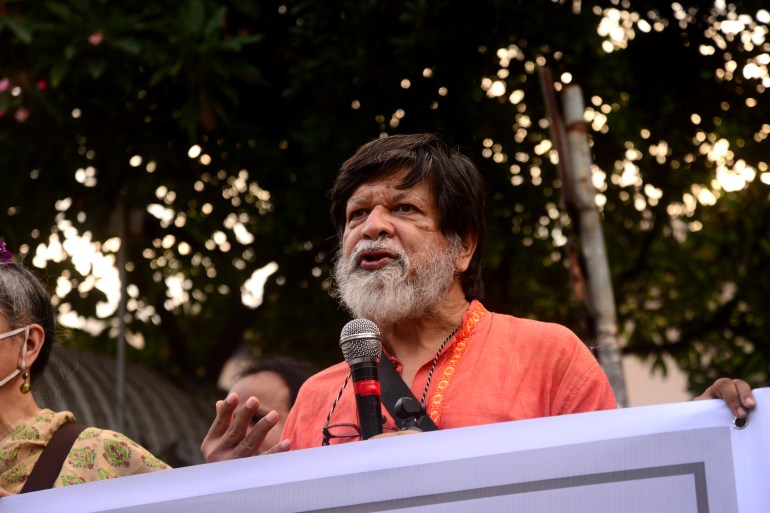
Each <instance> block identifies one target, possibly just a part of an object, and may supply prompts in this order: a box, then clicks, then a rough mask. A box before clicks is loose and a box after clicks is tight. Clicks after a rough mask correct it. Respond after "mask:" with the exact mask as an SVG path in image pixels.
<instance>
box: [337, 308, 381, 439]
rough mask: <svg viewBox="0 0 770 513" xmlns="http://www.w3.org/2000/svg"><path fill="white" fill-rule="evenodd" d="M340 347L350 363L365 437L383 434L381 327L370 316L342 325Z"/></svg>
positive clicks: (362, 432)
mask: <svg viewBox="0 0 770 513" xmlns="http://www.w3.org/2000/svg"><path fill="white" fill-rule="evenodd" d="M340 348H341V349H342V355H343V356H344V357H345V361H346V362H348V365H349V366H350V374H351V376H352V378H353V391H354V392H355V394H356V407H357V408H358V425H359V426H361V439H362V440H366V439H368V438H371V437H373V436H374V435H379V434H380V433H382V410H381V407H380V375H379V370H378V365H379V363H380V355H382V341H381V340H380V329H379V328H378V327H377V325H376V324H374V323H373V322H372V321H370V320H368V319H353V320H352V321H350V322H348V323H347V324H346V325H345V326H344V327H343V328H342V332H341V333H340Z"/></svg>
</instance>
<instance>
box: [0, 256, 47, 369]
mask: <svg viewBox="0 0 770 513" xmlns="http://www.w3.org/2000/svg"><path fill="white" fill-rule="evenodd" d="M0 315H2V316H3V317H5V319H6V320H7V321H8V324H9V325H10V329H12V330H14V329H17V328H21V327H23V326H27V325H29V324H39V325H40V326H42V327H43V330H44V331H45V340H44V341H43V347H41V348H40V352H39V353H38V355H37V359H36V360H35V363H34V364H33V365H32V367H31V368H30V375H31V377H32V380H33V381H35V380H36V379H37V377H39V376H41V375H42V373H43V371H44V370H45V367H46V364H47V363H48V357H49V356H50V355H51V348H52V347H53V343H54V332H55V320H54V311H53V305H52V304H51V296H50V295H49V294H48V292H47V291H46V289H45V287H43V285H42V284H41V283H40V281H39V280H38V279H37V278H36V277H35V275H34V274H32V273H31V272H30V271H28V270H27V269H25V268H24V267H23V266H22V265H21V264H19V263H16V262H7V263H0Z"/></svg>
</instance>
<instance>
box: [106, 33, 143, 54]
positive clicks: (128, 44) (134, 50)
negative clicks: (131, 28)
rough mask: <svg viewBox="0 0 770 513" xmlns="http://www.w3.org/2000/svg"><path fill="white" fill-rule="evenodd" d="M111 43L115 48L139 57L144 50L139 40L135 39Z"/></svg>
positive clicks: (125, 38) (123, 39) (122, 39)
mask: <svg viewBox="0 0 770 513" xmlns="http://www.w3.org/2000/svg"><path fill="white" fill-rule="evenodd" d="M110 43H111V44H112V46H114V47H115V48H119V49H121V50H123V51H124V52H126V53H127V54H129V55H139V53H140V52H141V50H142V45H141V43H139V41H138V40H136V39H133V38H127V37H124V38H121V39H116V40H113V41H110Z"/></svg>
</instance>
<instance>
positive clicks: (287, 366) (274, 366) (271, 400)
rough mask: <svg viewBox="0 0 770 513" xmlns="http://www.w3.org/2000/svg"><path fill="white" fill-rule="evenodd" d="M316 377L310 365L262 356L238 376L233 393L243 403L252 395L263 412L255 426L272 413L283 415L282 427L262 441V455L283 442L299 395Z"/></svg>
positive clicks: (254, 420)
mask: <svg viewBox="0 0 770 513" xmlns="http://www.w3.org/2000/svg"><path fill="white" fill-rule="evenodd" d="M312 374H313V369H312V367H311V366H310V364H308V363H307V362H303V361H299V360H295V359H294V358H290V357H288V356H261V357H259V358H258V359H257V360H256V361H254V362H253V363H251V364H249V365H248V366H246V367H245V368H244V369H243V370H241V371H240V372H238V373H237V375H236V377H235V381H234V383H233V385H232V387H230V392H235V393H236V394H238V397H239V398H240V399H241V400H245V399H246V398H247V397H249V396H252V395H253V396H255V397H257V398H258V399H259V410H258V411H257V414H256V415H255V416H254V418H253V419H252V424H255V423H256V422H257V421H259V419H261V418H262V417H264V416H265V415H267V414H268V413H269V412H270V411H271V410H276V411H277V412H278V413H279V414H280V416H281V417H280V420H279V421H278V424H277V426H278V427H277V428H274V429H271V430H270V432H269V433H268V435H267V437H266V438H265V440H264V442H262V445H261V446H260V449H259V450H260V452H263V451H266V450H267V449H270V448H271V447H273V446H274V445H275V444H277V443H278V442H279V441H280V438H281V433H282V432H283V424H284V422H285V421H286V417H287V416H288V415H289V411H290V410H291V407H292V406H294V401H296V400H297V393H298V392H299V389H300V387H301V386H302V384H303V383H304V382H305V380H306V379H307V378H309V377H310V376H311V375H312Z"/></svg>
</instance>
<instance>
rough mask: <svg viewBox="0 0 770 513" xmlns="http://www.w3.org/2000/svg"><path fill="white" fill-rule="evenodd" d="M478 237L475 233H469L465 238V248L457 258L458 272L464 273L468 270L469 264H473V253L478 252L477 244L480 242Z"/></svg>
mask: <svg viewBox="0 0 770 513" xmlns="http://www.w3.org/2000/svg"><path fill="white" fill-rule="evenodd" d="M478 240H479V239H478V237H477V236H476V234H475V233H469V234H468V235H466V236H465V237H464V238H463V241H462V244H463V249H462V251H460V254H459V255H458V256H457V260H455V270H456V271H457V272H458V273H464V272H465V271H467V270H468V266H469V265H471V260H472V259H473V254H474V253H475V252H476V245H477V243H478Z"/></svg>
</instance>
